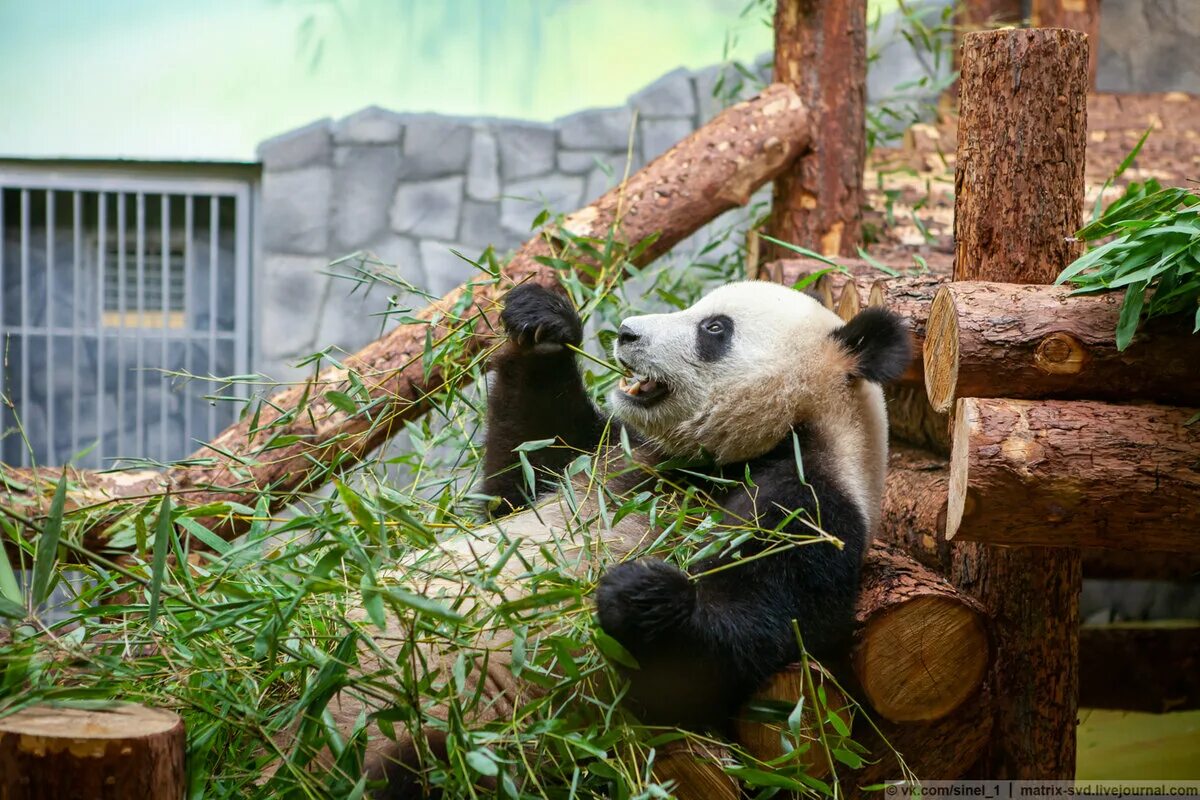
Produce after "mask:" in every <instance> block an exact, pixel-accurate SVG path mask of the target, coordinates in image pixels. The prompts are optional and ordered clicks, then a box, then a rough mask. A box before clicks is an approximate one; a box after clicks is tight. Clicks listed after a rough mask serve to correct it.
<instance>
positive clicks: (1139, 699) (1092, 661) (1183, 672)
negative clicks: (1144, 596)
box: [1079, 620, 1200, 714]
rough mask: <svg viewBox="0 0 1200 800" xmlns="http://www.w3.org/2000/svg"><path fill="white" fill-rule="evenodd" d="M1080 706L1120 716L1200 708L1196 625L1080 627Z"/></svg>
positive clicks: (1192, 622)
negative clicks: (1117, 713) (1133, 713)
mask: <svg viewBox="0 0 1200 800" xmlns="http://www.w3.org/2000/svg"><path fill="white" fill-rule="evenodd" d="M1079 664H1080V667H1081V670H1080V680H1079V705H1080V706H1082V707H1084V708H1110V709H1115V710H1118V711H1146V712H1149V713H1151V714H1164V713H1166V712H1168V711H1191V710H1195V709H1197V708H1200V623H1198V622H1196V621H1195V620H1188V621H1187V622H1181V623H1175V624H1169V623H1151V624H1140V623H1139V624H1116V625H1084V626H1083V627H1082V628H1081V629H1080V630H1079Z"/></svg>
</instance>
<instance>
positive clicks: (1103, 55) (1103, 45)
mask: <svg viewBox="0 0 1200 800" xmlns="http://www.w3.org/2000/svg"><path fill="white" fill-rule="evenodd" d="M1096 88H1097V89H1099V90H1100V91H1102V92H1193V93H1200V0H1103V2H1102V3H1101V4H1100V63H1099V65H1098V74H1097V76H1096Z"/></svg>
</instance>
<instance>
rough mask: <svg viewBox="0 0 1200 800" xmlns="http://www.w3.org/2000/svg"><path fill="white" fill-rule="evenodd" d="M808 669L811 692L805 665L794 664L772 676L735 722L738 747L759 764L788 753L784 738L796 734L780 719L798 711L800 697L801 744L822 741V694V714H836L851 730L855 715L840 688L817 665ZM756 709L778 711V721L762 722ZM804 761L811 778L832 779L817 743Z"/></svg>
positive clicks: (795, 743) (811, 665) (794, 742)
mask: <svg viewBox="0 0 1200 800" xmlns="http://www.w3.org/2000/svg"><path fill="white" fill-rule="evenodd" d="M808 666H809V676H808V679H809V680H811V682H812V687H811V691H810V688H809V684H808V683H807V682H806V678H805V675H804V671H803V669H802V667H801V665H800V664H793V665H791V666H790V667H788V668H787V669H783V670H780V671H779V672H777V673H776V674H775V675H774V676H772V678H771V680H770V681H769V682H768V683H767V685H766V686H764V687H763V688H762V689H760V690H759V691H758V692H756V693H755V694H754V697H753V698H751V699H750V701H749V703H747V708H746V710H745V711H744V713H743V715H742V716H741V717H740V718H738V719H736V720H734V736H735V738H736V740H737V742H738V744H740V745H741V746H742V747H743V749H745V751H746V752H747V753H749V754H750V755H752V756H754V757H755V758H757V759H758V760H759V761H771V760H772V759H776V758H779V757H780V756H782V755H783V754H784V753H785V752H786V751H785V750H784V745H783V741H784V738H785V737H792V736H793V734H791V733H790V732H789V731H788V729H787V726H786V724H781V723H780V722H779V721H778V719H777V718H778V715H780V714H782V715H784V717H785V719H786V715H787V714H788V713H790V712H791V710H792V709H793V708H794V707H795V705H796V703H797V702H798V701H799V698H800V697H803V698H804V703H805V705H804V710H803V712H802V713H801V717H800V731H799V736H798V737H797V738H799V739H800V740H810V741H814V742H815V740H817V739H818V738H819V733H818V731H817V729H816V728H815V726H814V725H813V723H814V709H822V704H821V703H820V701H819V696H820V695H821V694H822V693H823V694H824V696H825V702H824V708H823V709H822V712H824V711H828V712H830V713H833V714H836V715H837V716H838V717H839V718H840V719H841V720H842V721H843V722H845V723H846V726H847V727H849V726H850V725H851V724H852V722H853V715H852V714H851V707H850V704H849V702H848V701H847V700H846V696H845V695H844V694H842V690H841V689H839V688H838V686H837V683H836V682H835V681H834V680H833V679H832V678H831V677H830V674H829V673H828V672H827V671H826V670H825V669H824V668H823V667H822V666H821V665H819V664H817V663H816V662H811V661H810V662H809V664H808ZM756 708H757V709H764V710H767V711H774V712H775V716H776V719H773V720H770V721H764V720H762V719H761V718H760V717H761V714H757V713H756V712H755V710H754V709H756ZM821 724H825V718H824V716H822V717H821ZM790 743H791V744H792V745H793V746H797V744H798V743H797V741H796V739H794V738H793V739H790ZM803 758H804V765H805V767H807V769H808V774H809V775H811V776H813V777H814V778H818V779H822V780H824V779H825V778H826V777H827V776H828V775H829V761H828V760H827V759H826V758H825V754H824V752H823V750H822V748H821V746H820V745H819V744H815V743H814V745H813V747H811V748H810V749H809V750H808V752H807V753H805V755H804V756H803Z"/></svg>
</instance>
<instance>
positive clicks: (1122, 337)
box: [1117, 283, 1146, 350]
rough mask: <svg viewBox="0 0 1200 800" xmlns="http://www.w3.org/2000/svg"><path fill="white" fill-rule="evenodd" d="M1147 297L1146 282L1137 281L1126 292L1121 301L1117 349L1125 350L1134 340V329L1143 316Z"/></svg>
mask: <svg viewBox="0 0 1200 800" xmlns="http://www.w3.org/2000/svg"><path fill="white" fill-rule="evenodd" d="M1145 299H1146V284H1145V283H1135V284H1134V285H1132V286H1130V287H1129V289H1128V290H1126V292H1125V300H1124V302H1122V303H1121V316H1120V318H1119V319H1118V320H1117V349H1118V350H1124V349H1125V348H1126V347H1129V343H1130V342H1132V341H1133V334H1134V331H1136V330H1137V326H1138V321H1139V320H1140V319H1141V316H1142V303H1143V302H1145Z"/></svg>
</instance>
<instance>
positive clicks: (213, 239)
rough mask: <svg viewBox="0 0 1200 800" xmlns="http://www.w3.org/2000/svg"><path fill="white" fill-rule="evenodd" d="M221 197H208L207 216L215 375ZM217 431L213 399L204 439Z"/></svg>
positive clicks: (212, 385)
mask: <svg viewBox="0 0 1200 800" xmlns="http://www.w3.org/2000/svg"><path fill="white" fill-rule="evenodd" d="M220 212H221V198H220V197H218V196H217V195H213V196H212V197H211V198H209V217H208V248H209V249H208V374H209V375H210V376H214V377H215V376H216V374H217V266H218V263H219V259H218V257H217V252H218V247H219V246H220V227H221V219H220ZM208 389H209V394H211V395H215V394H216V393H217V382H216V380H210V381H209V382H208ZM216 432H217V404H216V402H215V401H213V400H210V401H209V402H208V430H207V431H206V432H205V434H206V435H205V437H204V438H205V440H206V441H207V440H208V439H209V438H211V437H212V436H214V435H215V434H216Z"/></svg>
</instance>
